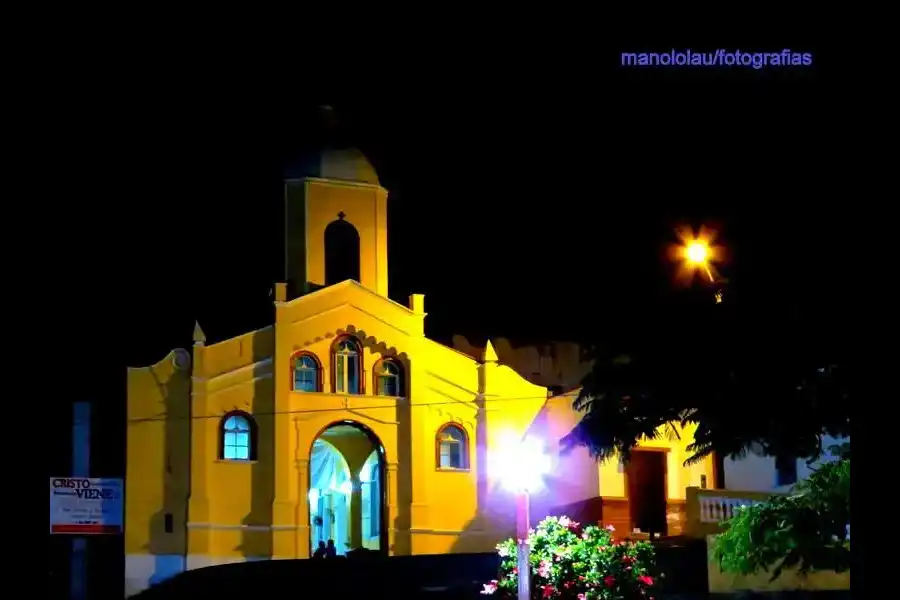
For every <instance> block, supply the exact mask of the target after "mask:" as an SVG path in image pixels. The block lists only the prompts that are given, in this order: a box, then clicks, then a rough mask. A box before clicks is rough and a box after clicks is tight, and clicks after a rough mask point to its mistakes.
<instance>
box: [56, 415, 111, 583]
mask: <svg viewBox="0 0 900 600" xmlns="http://www.w3.org/2000/svg"><path fill="white" fill-rule="evenodd" d="M90 422H91V405H90V404H89V403H87V402H76V403H75V404H74V406H73V424H72V476H71V477H51V478H50V533H51V534H68V535H72V536H73V537H72V555H71V558H70V565H71V578H70V581H69V597H70V598H71V600H85V599H86V598H87V583H88V582H87V554H88V553H87V538H86V537H85V536H88V535H97V534H120V533H122V521H123V519H122V517H123V502H122V498H123V495H122V494H123V491H124V490H123V485H122V480H121V479H99V478H91V477H89V476H88V475H89V473H90V458H91V448H90V438H91V425H90Z"/></svg>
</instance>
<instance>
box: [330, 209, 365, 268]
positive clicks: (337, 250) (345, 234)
mask: <svg viewBox="0 0 900 600" xmlns="http://www.w3.org/2000/svg"><path fill="white" fill-rule="evenodd" d="M345 216H346V215H344V213H343V212H341V213H338V218H337V220H335V221H332V222H331V223H329V224H328V226H327V227H326V228H325V240H324V244H325V285H334V284H335V283H340V282H342V281H345V280H347V279H352V280H353V281H359V280H360V275H359V231H357V230H356V227H354V226H353V225H352V224H350V223H348V222H347V221H345V220H344V217H345Z"/></svg>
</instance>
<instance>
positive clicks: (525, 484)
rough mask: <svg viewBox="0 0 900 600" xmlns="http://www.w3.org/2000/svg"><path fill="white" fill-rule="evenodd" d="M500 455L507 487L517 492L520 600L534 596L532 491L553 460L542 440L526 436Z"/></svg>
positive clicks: (508, 445) (499, 462)
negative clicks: (531, 532)
mask: <svg viewBox="0 0 900 600" xmlns="http://www.w3.org/2000/svg"><path fill="white" fill-rule="evenodd" d="M502 447H503V450H502V451H501V452H500V453H499V455H498V456H497V459H499V460H497V468H498V471H499V473H500V477H501V479H502V482H503V484H504V486H505V487H506V488H507V489H509V490H510V491H511V492H513V493H515V494H516V539H517V540H518V544H517V546H516V560H517V566H518V570H519V578H518V581H519V600H529V599H530V598H531V564H530V562H529V558H530V556H531V547H530V546H529V544H528V529H529V528H530V526H531V523H530V521H531V514H530V512H531V494H532V493H533V492H535V491H537V490H538V489H540V488H541V487H542V486H543V485H544V475H545V474H547V473H548V472H549V471H550V468H551V459H550V456H549V455H548V454H547V452H546V451H545V449H544V445H543V443H541V441H540V440H538V439H536V438H532V437H526V438H525V439H523V440H521V441H520V442H518V443H516V442H515V441H513V442H512V443H508V444H503V446H502Z"/></svg>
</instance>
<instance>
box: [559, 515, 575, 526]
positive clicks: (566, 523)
mask: <svg viewBox="0 0 900 600" xmlns="http://www.w3.org/2000/svg"><path fill="white" fill-rule="evenodd" d="M559 524H560V525H562V526H563V527H568V526H569V525H571V524H572V520H571V519H570V518H569V517H560V518H559Z"/></svg>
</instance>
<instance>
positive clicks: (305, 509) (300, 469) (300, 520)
mask: <svg viewBox="0 0 900 600" xmlns="http://www.w3.org/2000/svg"><path fill="white" fill-rule="evenodd" d="M296 465H297V480H298V482H299V483H298V486H299V488H300V490H306V487H307V485H308V482H309V459H308V458H300V459H297V461H296ZM295 514H296V516H295V518H294V522H295V523H296V524H297V525H296V527H295V528H294V534H295V535H294V540H295V542H294V544H295V548H296V549H295V551H294V556H296V557H297V558H309V556H310V554H309V553H310V549H309V544H310V540H309V536H310V528H309V496H308V495H307V494H306V493H301V494H299V495H298V496H297V509H296V513H295Z"/></svg>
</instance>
